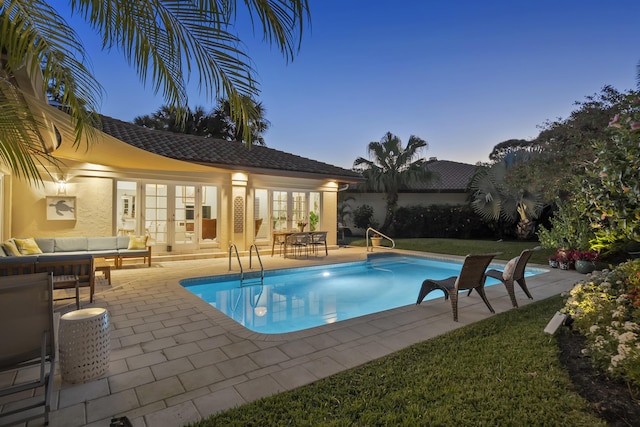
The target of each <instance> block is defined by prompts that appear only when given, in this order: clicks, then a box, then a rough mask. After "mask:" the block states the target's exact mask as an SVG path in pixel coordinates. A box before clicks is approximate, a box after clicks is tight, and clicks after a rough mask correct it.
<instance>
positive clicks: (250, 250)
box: [240, 243, 264, 284]
mask: <svg viewBox="0 0 640 427" xmlns="http://www.w3.org/2000/svg"><path fill="white" fill-rule="evenodd" d="M253 249H255V250H256V256H257V257H258V262H259V263H260V280H261V281H262V282H264V266H263V265H262V258H260V252H259V251H258V245H256V244H255V243H254V244H252V245H251V246H249V269H251V268H253V267H252V263H251V254H252V253H253ZM240 283H241V284H242V281H241V282H240Z"/></svg>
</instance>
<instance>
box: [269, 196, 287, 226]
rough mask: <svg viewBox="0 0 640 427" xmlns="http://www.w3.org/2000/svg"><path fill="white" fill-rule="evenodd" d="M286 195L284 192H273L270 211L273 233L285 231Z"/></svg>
mask: <svg viewBox="0 0 640 427" xmlns="http://www.w3.org/2000/svg"><path fill="white" fill-rule="evenodd" d="M287 202H288V194H287V192H286V191H274V192H273V207H272V209H271V215H272V216H271V221H272V223H273V231H286V230H287V229H288V228H289V227H288V226H287V211H288V206H287V204H288V203H287Z"/></svg>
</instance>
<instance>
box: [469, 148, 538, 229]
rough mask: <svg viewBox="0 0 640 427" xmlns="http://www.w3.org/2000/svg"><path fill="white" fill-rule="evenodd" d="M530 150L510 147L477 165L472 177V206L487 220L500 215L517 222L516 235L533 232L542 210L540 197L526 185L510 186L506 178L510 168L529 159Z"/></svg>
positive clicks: (504, 218) (496, 219)
mask: <svg viewBox="0 0 640 427" xmlns="http://www.w3.org/2000/svg"><path fill="white" fill-rule="evenodd" d="M534 155H535V154H532V152H530V151H527V150H511V151H510V152H508V153H507V154H505V155H504V156H503V157H502V158H501V160H500V161H498V162H496V163H494V164H492V165H488V166H484V167H480V168H478V169H477V171H476V174H475V176H474V177H473V179H472V180H471V185H470V189H471V191H472V193H473V194H472V201H471V207H472V208H473V210H474V212H476V213H477V214H478V215H480V216H481V217H482V218H483V219H484V220H486V221H488V222H498V221H499V220H500V219H502V220H505V221H507V222H508V223H513V222H514V221H517V222H516V236H517V237H518V239H529V238H530V237H532V236H533V235H534V234H535V223H534V222H533V221H534V220H536V219H537V218H538V216H539V215H540V212H541V211H542V206H543V202H542V197H541V196H540V194H539V193H536V192H535V191H532V190H530V189H529V188H528V187H526V186H513V185H510V184H509V182H508V181H507V177H508V174H509V171H510V169H512V168H514V167H516V166H517V165H519V164H521V163H526V162H528V161H530V160H531V158H532V156H534Z"/></svg>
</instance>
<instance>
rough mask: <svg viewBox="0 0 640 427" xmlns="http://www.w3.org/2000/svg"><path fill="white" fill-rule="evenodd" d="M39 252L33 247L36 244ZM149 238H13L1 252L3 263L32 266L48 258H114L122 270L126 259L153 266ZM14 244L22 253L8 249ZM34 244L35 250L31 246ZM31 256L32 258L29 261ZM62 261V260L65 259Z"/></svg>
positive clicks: (6, 242) (1, 261)
mask: <svg viewBox="0 0 640 427" xmlns="http://www.w3.org/2000/svg"><path fill="white" fill-rule="evenodd" d="M34 243H35V244H36V245H37V249H35V248H33V247H32V245H33V244H34ZM146 243H147V238H146V236H108V237H36V238H35V239H17V238H16V239H9V240H8V241H5V242H3V244H2V250H0V264H9V263H17V264H21V263H29V262H31V261H32V259H31V258H33V262H38V261H39V260H43V261H44V260H46V259H47V258H50V257H54V259H55V258H56V257H57V258H58V259H61V258H60V257H70V258H73V257H74V256H79V255H91V256H93V257H94V258H111V259H113V260H114V263H115V267H116V268H121V267H122V262H123V260H124V259H125V258H141V259H143V260H144V261H145V262H146V263H147V265H148V266H149V267H150V266H151V246H147V244H146ZM11 244H13V245H14V246H15V247H16V248H17V249H18V253H15V252H14V253H8V252H13V250H12V248H9V249H7V247H8V246H9V247H10V245H11ZM30 245H31V247H30ZM27 257H28V258H27ZM63 259H64V258H62V259H61V260H63Z"/></svg>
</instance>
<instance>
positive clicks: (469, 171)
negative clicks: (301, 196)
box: [341, 158, 477, 230]
mask: <svg viewBox="0 0 640 427" xmlns="http://www.w3.org/2000/svg"><path fill="white" fill-rule="evenodd" d="M426 167H427V169H428V170H429V171H431V172H433V173H434V176H435V179H434V180H433V181H430V182H424V183H416V184H414V185H412V186H411V188H407V189H403V190H401V191H400V193H399V194H398V207H402V206H414V205H422V206H429V205H456V206H459V205H464V204H466V203H467V199H468V197H469V192H468V186H469V182H470V181H471V179H472V178H473V175H474V174H475V171H476V168H477V166H475V165H471V164H468V163H460V162H454V161H450V160H438V159H436V158H431V159H429V161H428V162H427V164H426ZM358 187H359V186H358V185H355V186H352V187H350V188H349V189H348V190H347V191H346V192H345V193H344V195H343V197H341V199H342V200H345V199H346V198H350V200H349V201H348V202H347V203H348V204H349V206H350V207H351V211H353V210H354V209H356V208H357V207H358V206H362V205H369V206H371V207H372V208H373V217H374V219H375V221H376V222H377V223H378V224H382V223H383V222H384V217H385V210H386V198H385V194H384V193H371V192H362V191H359V189H358ZM345 226H346V227H348V228H350V229H352V230H353V229H355V226H354V225H353V222H352V219H351V220H347V223H346V224H345Z"/></svg>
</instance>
